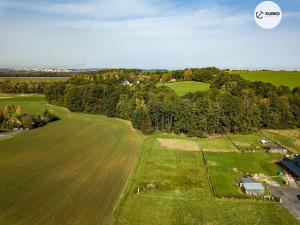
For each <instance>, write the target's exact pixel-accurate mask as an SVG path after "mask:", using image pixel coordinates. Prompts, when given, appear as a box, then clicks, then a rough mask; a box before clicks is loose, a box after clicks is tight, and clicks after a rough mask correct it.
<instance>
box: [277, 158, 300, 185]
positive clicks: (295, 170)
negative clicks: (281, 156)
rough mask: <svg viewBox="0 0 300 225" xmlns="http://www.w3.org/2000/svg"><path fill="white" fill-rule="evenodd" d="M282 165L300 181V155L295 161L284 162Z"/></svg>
mask: <svg viewBox="0 0 300 225" xmlns="http://www.w3.org/2000/svg"><path fill="white" fill-rule="evenodd" d="M280 164H281V165H282V167H283V168H285V169H286V170H287V171H288V172H289V173H290V174H291V175H292V176H294V177H295V178H296V180H298V181H300V155H298V156H296V157H295V158H294V159H293V160H282V161H281V162H280Z"/></svg>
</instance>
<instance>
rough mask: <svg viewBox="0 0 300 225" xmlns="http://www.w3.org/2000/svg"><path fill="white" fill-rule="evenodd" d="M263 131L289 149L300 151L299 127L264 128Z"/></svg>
mask: <svg viewBox="0 0 300 225" xmlns="http://www.w3.org/2000/svg"><path fill="white" fill-rule="evenodd" d="M263 133H264V134H265V135H267V136H268V137H270V138H271V139H273V140H275V141H276V142H278V143H279V144H282V145H284V146H286V147H287V148H289V149H290V150H291V151H294V152H298V153H299V152H300V129H289V130H264V131H263Z"/></svg>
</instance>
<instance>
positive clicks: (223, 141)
mask: <svg viewBox="0 0 300 225" xmlns="http://www.w3.org/2000/svg"><path fill="white" fill-rule="evenodd" d="M195 141H196V142H197V143H198V144H199V147H200V149H201V150H203V151H205V152H206V151H207V152H237V151H238V149H237V148H236V147H235V146H234V145H233V143H232V142H231V141H230V140H229V139H228V137H227V136H226V135H219V136H215V137H214V136H212V137H209V138H198V139H195Z"/></svg>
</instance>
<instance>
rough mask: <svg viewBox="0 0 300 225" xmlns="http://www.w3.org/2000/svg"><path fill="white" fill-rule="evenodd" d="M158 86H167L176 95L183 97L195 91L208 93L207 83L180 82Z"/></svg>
mask: <svg viewBox="0 0 300 225" xmlns="http://www.w3.org/2000/svg"><path fill="white" fill-rule="evenodd" d="M158 86H167V87H169V88H171V89H172V90H174V91H175V92H176V94H177V95H179V96H183V95H185V94H187V93H194V92H197V91H208V90H209V86H210V84H209V83H203V82H195V81H181V82H168V83H160V84H158Z"/></svg>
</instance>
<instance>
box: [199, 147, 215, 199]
mask: <svg viewBox="0 0 300 225" xmlns="http://www.w3.org/2000/svg"><path fill="white" fill-rule="evenodd" d="M201 154H202V158H203V162H204V167H205V171H206V174H207V180H208V185H209V190H210V192H211V194H212V196H213V197H216V193H215V190H214V186H213V184H212V182H211V177H210V174H209V171H208V166H207V163H206V159H205V155H204V152H203V151H202V150H201Z"/></svg>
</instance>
